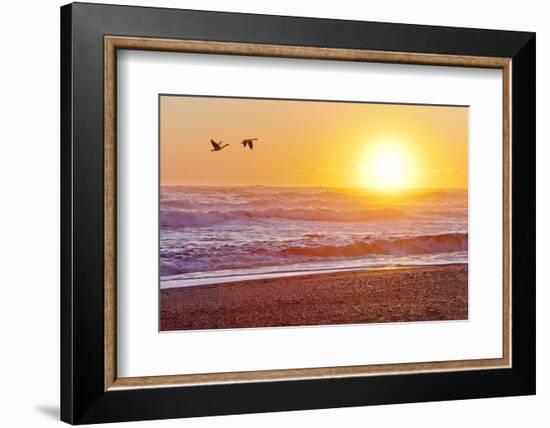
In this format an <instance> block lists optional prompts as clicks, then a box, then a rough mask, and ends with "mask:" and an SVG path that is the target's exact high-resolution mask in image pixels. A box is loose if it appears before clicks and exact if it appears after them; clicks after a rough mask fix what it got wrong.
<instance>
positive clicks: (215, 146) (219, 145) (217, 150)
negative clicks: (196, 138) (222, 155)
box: [210, 140, 229, 152]
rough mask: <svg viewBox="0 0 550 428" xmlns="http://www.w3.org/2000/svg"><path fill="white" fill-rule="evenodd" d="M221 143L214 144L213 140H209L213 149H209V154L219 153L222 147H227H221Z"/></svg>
mask: <svg viewBox="0 0 550 428" xmlns="http://www.w3.org/2000/svg"><path fill="white" fill-rule="evenodd" d="M222 143H223V141H220V142H219V143H216V142H215V141H214V140H210V144H212V147H214V148H213V149H211V150H210V151H211V152H219V151H220V150H221V149H223V148H224V147H227V146H229V144H224V145H223V146H222Z"/></svg>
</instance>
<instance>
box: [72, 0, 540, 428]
mask: <svg viewBox="0 0 550 428" xmlns="http://www.w3.org/2000/svg"><path fill="white" fill-rule="evenodd" d="M107 18H108V19H107ZM61 83H62V84H61V105H62V111H61V130H62V135H61V157H62V159H61V168H62V170H61V194H62V207H61V213H62V219H61V222H62V228H61V229H62V234H61V244H62V245H61V247H62V262H61V272H62V282H61V359H62V361H61V390H62V391H61V418H62V420H64V421H66V422H69V423H72V424H85V423H98V422H116V421H129V420H144V419H161V418H177V417H189V416H201V415H222V414H235V413H251V412H269V411H281V410H296V409H314V408H327V407H344V406H361V405H371V404H388V403H405V402H418V401H435V400H453V399H465V398H478V397H496V396H511V395H527V394H534V393H535V257H534V256H535V35H534V34H533V33H526V32H510V31H496V30H481V29H465V28H447V27H434V26H418V25H408V24H390V23H371V22H355V21H339V20H327V19H313V18H297V17H282V16H266V15H250V14H234V13H220V12H205V11H191V10H176V9H157V8H140V7H128V6H112V5H111V6H108V5H92V4H78V3H76V4H70V5H67V6H64V7H62V8H61Z"/></svg>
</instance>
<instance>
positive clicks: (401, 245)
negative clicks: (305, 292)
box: [282, 233, 468, 257]
mask: <svg viewBox="0 0 550 428" xmlns="http://www.w3.org/2000/svg"><path fill="white" fill-rule="evenodd" d="M467 249H468V234H466V233H445V234H440V235H424V236H411V237H396V238H387V239H366V240H364V241H359V242H355V243H353V244H349V245H321V246H315V247H313V246H300V247H290V248H286V249H284V250H282V253H283V254H284V255H289V256H308V257H360V256H366V255H370V254H388V255H411V254H427V253H446V252H452V251H465V250H467Z"/></svg>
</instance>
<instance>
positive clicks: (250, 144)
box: [241, 138, 257, 150]
mask: <svg viewBox="0 0 550 428" xmlns="http://www.w3.org/2000/svg"><path fill="white" fill-rule="evenodd" d="M256 140H257V138H248V139H246V140H242V141H241V144H242V145H243V147H246V146H248V147H250V150H252V149H253V148H254V141H256Z"/></svg>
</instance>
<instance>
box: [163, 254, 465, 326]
mask: <svg viewBox="0 0 550 428" xmlns="http://www.w3.org/2000/svg"><path fill="white" fill-rule="evenodd" d="M465 319H468V265H467V264H446V265H430V266H414V267H409V266H405V267H389V268H387V267H385V268H370V269H357V270H356V269H353V270H345V271H341V270H340V271H337V272H322V273H315V274H313V273H312V274H306V275H296V276H286V277H281V276H278V277H275V278H264V279H249V280H240V281H235V282H226V283H220V282H217V283H216V284H205V285H200V286H198V285H197V286H183V287H173V288H162V289H161V290H160V330H161V331H175V330H202V329H220V328H224V329H227V328H255V327H282V326H287V327H289V326H307V325H334V324H363V323H380V322H409V321H436V320H437V321H440V320H465Z"/></svg>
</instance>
